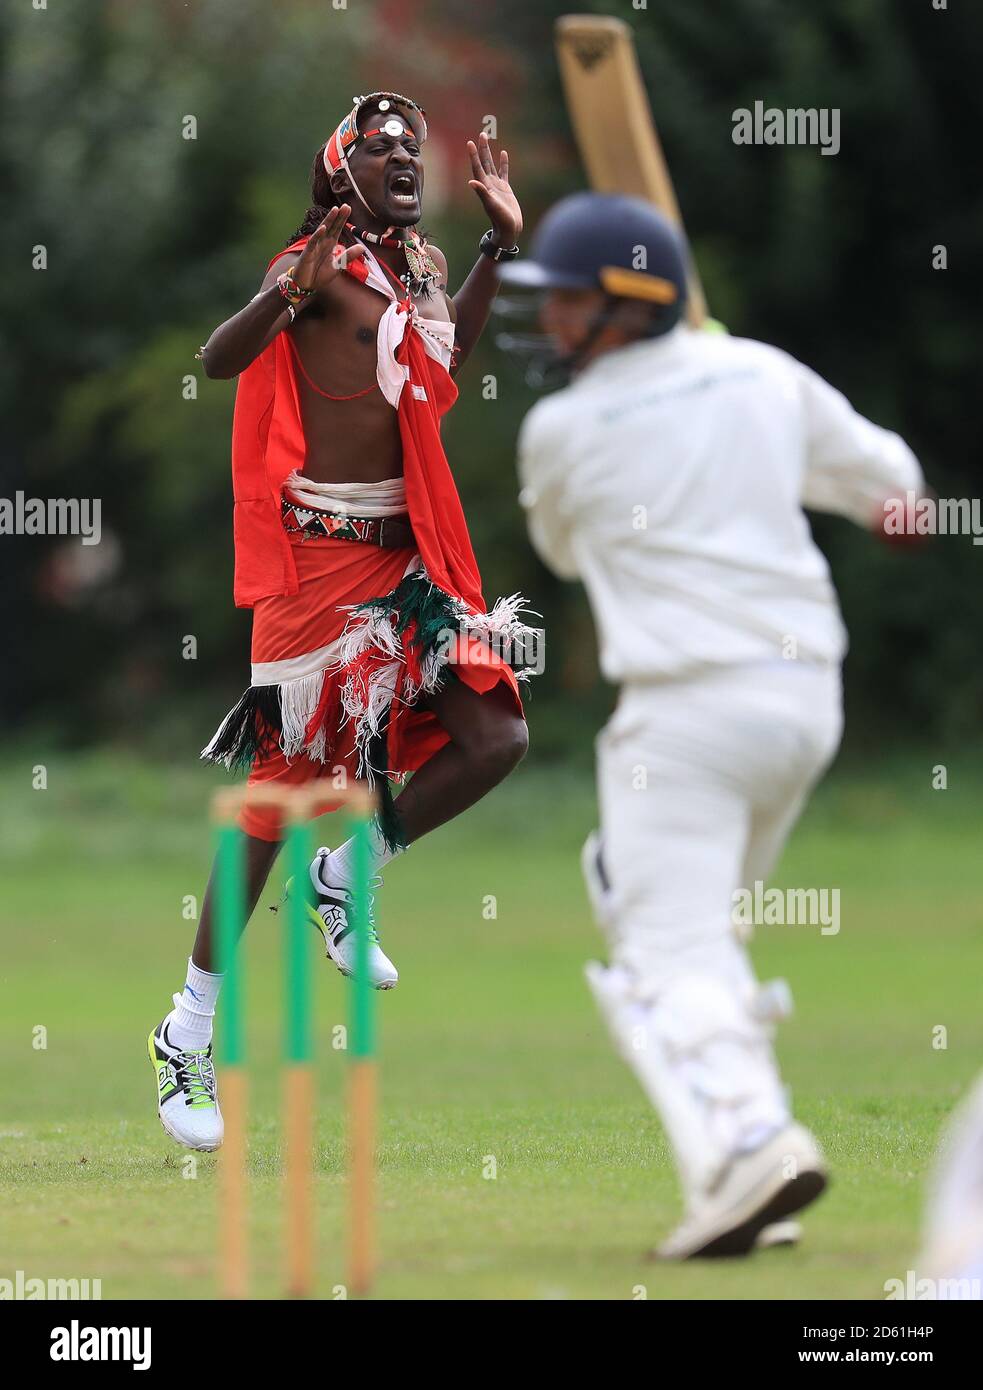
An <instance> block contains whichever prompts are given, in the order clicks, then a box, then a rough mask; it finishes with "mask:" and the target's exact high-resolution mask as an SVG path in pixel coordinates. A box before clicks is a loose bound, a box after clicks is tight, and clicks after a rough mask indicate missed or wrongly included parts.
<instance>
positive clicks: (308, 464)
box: [149, 92, 531, 1149]
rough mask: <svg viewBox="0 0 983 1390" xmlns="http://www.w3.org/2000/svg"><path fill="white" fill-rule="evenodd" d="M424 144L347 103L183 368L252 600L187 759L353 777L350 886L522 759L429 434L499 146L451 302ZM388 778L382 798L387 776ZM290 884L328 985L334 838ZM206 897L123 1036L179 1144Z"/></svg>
mask: <svg viewBox="0 0 983 1390" xmlns="http://www.w3.org/2000/svg"><path fill="white" fill-rule="evenodd" d="M426 133H427V128H426V120H425V117H424V114H423V111H422V110H421V109H420V108H419V107H418V106H417V105H416V104H415V103H414V102H412V101H410V100H409V99H408V98H406V97H401V96H399V95H397V94H396V93H393V92H376V93H373V94H372V95H371V96H369V97H358V98H356V99H355V105H354V107H353V109H352V111H351V112H350V113H349V114H348V115H347V116H346V117H345V119H344V120H343V121H342V122H341V124H340V125H339V126H338V128H337V129H336V130H335V132H334V134H333V135H332V136H331V137H330V139H329V140H328V141H327V142H326V143H325V145H324V146H323V147H322V148H321V149H320V150H319V151H318V153H317V155H316V156H315V161H314V168H313V172H312V189H311V191H312V197H313V203H314V205H313V206H312V207H311V208H310V210H309V211H308V214H307V218H306V220H305V222H304V224H303V226H302V227H301V228H300V230H299V232H298V233H297V235H296V237H295V238H294V239H293V241H292V242H291V243H290V245H289V246H288V247H287V248H286V250H285V251H283V252H281V253H279V254H278V255H277V256H275V257H274V259H273V260H272V261H271V262H270V265H269V268H268V270H267V273H266V277H265V279H264V280H263V284H262V287H261V289H260V291H259V293H258V294H257V295H256V296H255V298H254V299H252V300H251V301H250V303H249V304H247V305H246V307H245V308H244V309H242V310H240V312H239V313H237V314H236V315H235V316H234V317H233V318H231V319H229V320H227V322H225V323H223V324H222V325H220V327H218V328H217V329H216V330H215V332H214V333H213V334H212V336H211V337H210V338H209V340H208V342H207V343H206V344H205V346H204V347H203V349H202V353H201V356H202V360H203V362H204V367H205V372H206V374H207V375H208V376H209V377H219V378H231V377H234V376H238V377H239V384H238V390H237V395H236V408H235V418H234V423H233V435H232V472H233V488H234V496H235V550H236V565H235V601H236V604H237V605H238V606H240V607H251V608H252V609H253V638H252V681H251V684H250V687H249V689H248V690H247V692H246V694H245V695H244V696H243V698H242V700H240V702H239V704H238V705H237V706H236V707H235V709H233V710H232V711H231V712H230V714H229V715H228V716H227V717H226V719H225V720H224V721H223V723H222V725H221V726H220V728H219V729H218V731H217V733H216V734H215V736H214V738H213V739H212V741H211V743H210V744H209V745H208V746H207V748H206V749H205V750H204V756H205V757H208V758H210V759H212V760H214V761H219V762H223V763H225V765H226V766H228V767H249V768H250V769H251V770H250V777H249V780H250V783H258V782H270V781H276V782H281V783H283V782H286V783H302V782H306V781H309V780H311V779H313V778H316V777H324V776H335V777H338V776H342V777H344V776H346V775H347V776H351V777H359V778H362V779H364V780H366V781H368V782H369V783H370V784H371V785H372V786H374V787H375V788H376V789H377V790H378V791H379V793H380V795H381V799H382V811H381V812H380V816H379V820H378V824H377V825H376V826H375V827H374V844H373V856H374V866H375V869H376V871H378V870H379V869H381V868H382V866H383V865H385V864H386V863H387V862H388V861H389V860H390V859H391V858H392V857H393V856H394V855H395V854H397V853H399V852H400V851H401V850H402V849H403V848H405V847H406V846H407V845H409V844H411V843H412V842H413V841H414V840H417V839H419V838H420V836H421V835H425V834H426V833H427V831H429V830H433V829H434V828H435V827H436V826H438V825H441V824H442V823H443V822H444V821H447V820H450V819H451V818H452V817H454V816H456V815H458V814H460V812H461V811H464V810H465V809H466V808H467V807H468V806H471V805H472V804H473V803H474V802H476V801H477V800H479V798H481V797H482V796H484V794H485V793H486V792H487V791H489V790H490V789H491V788H492V787H493V786H495V785H496V784H497V783H498V782H500V781H501V780H502V779H503V778H504V777H505V776H506V775H507V774H508V773H509V772H510V771H511V770H512V769H513V768H514V767H515V766H516V764H517V763H518V762H519V760H520V759H521V758H522V756H523V754H524V752H525V749H526V743H527V735H526V726H525V722H524V720H523V716H522V706H521V702H520V699H519V693H518V685H517V677H518V678H520V679H521V678H522V677H523V676H524V675H526V674H527V673H528V672H527V669H526V667H525V666H524V665H523V650H524V648H525V645H526V642H527V639H530V638H531V629H529V628H527V627H526V626H525V625H524V624H523V623H522V621H521V620H520V617H519V613H520V610H521V604H522V600H521V598H520V596H519V595H513V596H512V597H511V598H508V599H499V601H498V602H497V603H496V604H495V605H494V607H492V608H491V609H490V610H489V609H488V608H487V605H486V604H485V601H484V599H483V597H482V593H481V581H480V577H479V574H478V569H477V565H476V563H475V558H474V554H473V551H472V549H471V543H470V539H469V537H468V530H467V525H466V523H465V520H464V514H463V512H462V510H461V504H460V501H459V498H458V495H457V489H456V487H455V485H454V481H453V478H452V475H451V472H450V468H449V466H448V463H447V459H446V457H445V455H444V451H443V447H442V445H441V440H440V423H439V422H440V417H441V416H442V415H443V414H444V412H445V411H446V410H447V409H448V408H449V407H450V406H451V405H452V404H453V402H454V400H455V398H456V396H457V390H456V387H455V385H454V382H453V380H452V378H453V376H454V374H455V373H456V371H457V370H458V369H459V367H460V365H461V363H462V362H463V361H464V359H465V358H466V357H467V355H468V353H469V352H470V351H471V349H472V348H473V347H474V344H475V343H476V342H477V340H478V338H479V336H480V334H481V331H482V329H483V328H484V326H485V323H486V321H487V318H488V313H489V309H490V305H491V301H492V299H493V298H494V295H495V292H496V289H497V287H498V270H497V262H498V261H499V260H500V259H503V258H507V257H511V256H513V255H515V254H517V248H516V241H517V238H518V235H519V233H520V232H521V230H522V215H521V212H520V210H519V205H518V203H517V201H516V199H515V195H514V194H513V192H512V189H511V188H510V186H509V179H508V155H507V154H506V152H505V151H504V150H503V151H502V152H501V155H500V157H499V162H498V166H497V167H496V165H495V161H494V159H493V157H492V154H491V150H490V148H489V142H488V138H487V136H485V135H481V136H480V137H479V139H478V142H477V144H475V143H474V142H472V141H469V142H468V151H469V155H470V160H471V170H472V177H471V179H470V181H469V183H470V187H471V188H472V189H473V190H474V192H475V193H476V195H477V197H478V198H479V200H480V201H481V203H482V205H483V207H484V208H485V210H486V212H487V213H488V216H489V218H490V220H491V224H492V225H491V229H490V231H489V232H487V233H486V234H485V236H484V237H483V238H482V241H481V245H480V249H481V252H482V254H481V255H480V256H479V258H478V261H477V264H476V265H475V266H474V268H473V270H472V271H471V273H470V275H469V276H468V278H467V280H466V281H465V283H464V285H463V286H462V288H461V289H460V291H459V292H458V294H457V295H455V296H454V297H453V298H451V297H450V296H449V295H448V294H447V293H446V288H447V263H446V261H445V259H444V256H443V255H442V253H441V252H440V251H439V250H438V248H437V247H435V246H432V245H430V244H429V243H427V242H426V241H425V240H424V239H423V238H422V237H421V236H419V234H418V233H417V232H416V230H415V228H416V225H417V223H418V222H419V220H420V217H421V215H422V195H423V162H422V145H423V142H424V140H425V139H426ZM517 653H518V655H517ZM513 667H515V668H516V669H513ZM406 773H412V774H413V777H412V780H411V781H410V782H409V784H408V785H407V786H406V788H405V790H404V791H403V792H402V793H401V795H400V796H399V797H398V799H396V800H395V801H394V800H393V798H392V796H391V793H390V783H389V775H396V776H402V775H403V774H406ZM241 825H242V829H243V831H244V833H245V836H246V860H247V872H248V889H247V895H248V909H249V911H250V912H251V911H252V909H253V908H254V907H255V905H256V902H257V900H258V898H259V895H260V893H261V891H262V889H263V885H264V884H265V882H266V879H267V876H268V874H269V871H270V867H271V865H272V863H273V860H274V858H275V857H276V854H277V851H278V849H279V844H280V834H281V831H280V825H279V823H278V821H277V819H276V817H275V816H274V815H272V814H271V813H268V812H260V811H258V810H255V809H253V810H247V812H246V813H245V814H244V816H243V818H242V822H241ZM311 876H312V879H313V882H314V886H315V888H316V890H317V894H318V900H319V909H318V922H319V925H320V928H321V930H322V933H323V935H324V939H325V944H326V947H327V953H328V956H329V957H330V958H331V959H332V960H333V961H334V962H335V964H336V965H337V966H338V968H339V969H340V970H342V971H343V972H344V973H348V972H349V971H350V968H351V963H352V951H353V946H354V943H353V940H352V937H351V929H350V923H349V904H350V897H349V889H350V884H351V850H350V844H342V845H340V846H339V847H338V848H336V849H335V850H334V851H333V852H332V851H331V850H329V849H328V848H327V847H324V848H322V849H320V850H319V851H318V854H317V856H316V857H315V859H314V862H313V863H312V865H311ZM377 882H381V880H380V879H377ZM211 897H212V891H211V885H209V890H208V893H207V894H206V897H205V902H204V905H203V909H202V915H201V921H200V925H199V928H198V934H197V938H196V941H195V946H194V951H193V953H192V957H191V960H190V961H189V964H188V975H187V982H186V984H185V987H184V990H183V992H182V993H181V994H180V995H175V996H174V1005H175V1007H174V1009H173V1011H172V1012H171V1013H170V1014H168V1016H167V1017H166V1018H165V1019H164V1020H163V1022H162V1023H161V1024H160V1025H159V1026H158V1027H157V1028H156V1029H155V1031H154V1032H153V1033H152V1034H151V1035H150V1040H149V1046H150V1056H151V1060H152V1062H153V1063H154V1066H155V1069H156V1072H157V1078H158V1110H159V1114H160V1118H161V1121H162V1123H163V1125H164V1128H165V1129H166V1130H167V1132H168V1133H169V1134H171V1135H172V1136H173V1137H174V1138H175V1139H177V1140H178V1141H179V1142H180V1143H182V1144H184V1145H186V1146H187V1147H189V1148H194V1149H215V1148H218V1147H219V1145H220V1144H221V1142H222V1116H221V1111H220V1109H219V1106H218V1098H217V1095H216V1090H215V1079H214V1072H213V1070H212V1064H211V1031H212V1019H213V1016H214V1012H215V1004H216V1000H217V998H218V992H219V988H220V986H221V976H220V975H219V974H216V973H215V972H214V956H213V953H212V944H211V920H212V911H211ZM371 968H372V977H373V983H374V984H375V985H376V987H377V988H380V989H387V988H391V987H392V986H393V985H395V984H396V981H397V978H398V976H397V972H396V969H395V967H394V966H393V964H392V962H391V961H390V960H389V959H388V957H387V956H386V955H385V953H384V952H383V951H382V948H381V946H380V945H379V942H378V938H377V937H376V936H375V933H374V927H373V944H372V961H371Z"/></svg>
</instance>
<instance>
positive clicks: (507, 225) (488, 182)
mask: <svg viewBox="0 0 983 1390" xmlns="http://www.w3.org/2000/svg"><path fill="white" fill-rule="evenodd" d="M468 154H469V156H470V158H471V178H470V179H468V187H469V188H473V189H474V191H475V193H476V194H477V195H478V198H479V199H480V201H481V205H482V207H483V208H484V209H485V211H486V212H487V214H488V216H489V217H490V218H491V224H492V233H493V234H494V238H495V241H496V242H497V243H498V245H499V246H505V247H509V248H511V247H513V246H514V245H515V244H516V242H517V241H518V240H519V233H520V232H521V231H522V209H521V208H520V207H519V202H518V199H517V198H516V196H515V194H514V193H513V192H512V189H511V186H510V185H509V156H508V151H507V150H502V153H501V154H500V155H499V159H498V168H497V169H496V168H495V160H494V158H493V156H492V152H491V142H490V140H489V139H488V136H487V135H486V134H485V133H484V132H483V131H482V133H481V134H480V135H479V136H478V143H477V144H475V142H474V141H473V140H469V141H468Z"/></svg>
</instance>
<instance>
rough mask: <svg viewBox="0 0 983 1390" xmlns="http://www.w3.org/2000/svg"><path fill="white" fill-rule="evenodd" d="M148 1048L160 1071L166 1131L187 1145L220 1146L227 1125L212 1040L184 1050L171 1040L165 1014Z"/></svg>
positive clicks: (206, 1149) (208, 1148)
mask: <svg viewBox="0 0 983 1390" xmlns="http://www.w3.org/2000/svg"><path fill="white" fill-rule="evenodd" d="M147 1050H148V1051H149V1053H150V1060H151V1062H152V1063H153V1067H154V1071H155V1072H156V1073H157V1114H158V1115H159V1116H160V1122H161V1124H162V1125H163V1126H164V1128H165V1130H166V1131H167V1133H168V1134H169V1135H170V1136H171V1138H172V1139H176V1140H177V1142H178V1143H179V1144H183V1145H184V1147H185V1148H186V1149H198V1150H201V1151H203V1152H204V1153H211V1152H213V1150H215V1149H220V1148H221V1147H222V1139H223V1138H224V1135H225V1126H224V1124H223V1121H222V1111H221V1110H220V1109H219V1104H218V1087H217V1083H216V1081H215V1068H214V1067H213V1066H212V1045H211V1043H209V1045H208V1046H207V1047H199V1048H194V1049H192V1050H190V1051H187V1052H182V1051H181V1049H180V1048H177V1047H174V1046H173V1044H172V1043H171V1042H170V1041H169V1039H168V1036H167V1019H166V1018H165V1019H164V1020H163V1022H161V1023H160V1024H158V1026H157V1027H156V1028H155V1029H154V1031H153V1032H152V1033H151V1034H150V1037H149V1038H148V1039H147Z"/></svg>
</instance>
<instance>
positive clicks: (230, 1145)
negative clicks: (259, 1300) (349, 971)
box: [212, 781, 376, 1298]
mask: <svg viewBox="0 0 983 1390" xmlns="http://www.w3.org/2000/svg"><path fill="white" fill-rule="evenodd" d="M247 804H248V805H251V806H273V807H275V808H277V809H278V810H280V812H281V814H282V817H283V823H284V827H285V833H284V839H285V842H286V843H285V854H286V860H287V877H288V878H292V879H293V884H294V891H293V892H291V894H290V896H289V897H288V899H287V904H286V924H285V932H284V941H285V950H284V984H285V991H284V1010H285V1015H284V1025H285V1026H284V1035H283V1067H284V1072H283V1075H284V1137H285V1145H286V1162H285V1177H284V1189H285V1190H284V1197H285V1204H286V1282H287V1292H288V1293H289V1294H291V1295H293V1296H294V1297H298V1298H302V1297H305V1296H307V1295H309V1294H310V1293H311V1291H312V1289H313V1286H314V1265H315V1260H314V1104H315V1099H314V1066H313V1063H314V1043H313V1019H312V1006H311V979H310V944H309V937H310V932H311V928H310V924H309V922H308V919H307V904H308V901H309V900H310V894H311V885H310V875H309V872H308V869H309V863H310V854H309V845H308V839H309V825H308V822H309V819H310V817H311V815H312V814H313V813H314V810H315V807H321V808H323V809H335V808H340V807H344V808H345V810H346V811H347V813H348V819H349V824H350V826H351V830H352V834H353V837H354V840H355V855H354V859H355V873H354V885H353V891H352V896H353V905H352V912H353V916H354V918H355V920H354V923H353V927H354V931H355V946H356V954H355V971H354V974H353V976H352V982H351V1009H350V1024H349V1036H348V1056H349V1059H350V1064H351V1065H350V1089H349V1241H350V1244H349V1258H348V1284H349V1288H350V1290H351V1291H352V1292H353V1293H356V1294H364V1293H367V1292H368V1290H369V1289H370V1287H371V1284H372V1277H373V1273H374V1246H373V1222H372V1200H373V1193H372V1188H373V1164H374V1155H375V1109H376V1084H375V1033H374V1016H373V1015H374V994H373V990H372V986H371V984H370V983H369V969H368V966H369V933H368V906H369V904H368V896H369V868H370V855H369V826H370V823H371V818H372V815H373V812H374V810H375V800H374V798H373V797H372V796H371V795H370V794H369V793H368V792H367V791H366V790H365V789H364V788H362V787H355V788H352V789H345V790H340V789H338V788H337V787H335V786H334V784H333V783H331V782H328V781H318V782H312V783H309V784H308V785H307V786H304V787H293V788H282V789H278V788H274V787H237V788H233V789H230V790H227V791H221V792H218V793H217V794H216V795H215V797H214V798H213V799H212V819H213V821H214V822H215V825H216V827H217V841H218V845H217V867H216V885H215V886H216V894H215V918H214V920H215V926H216V945H217V952H216V954H217V959H218V968H219V970H220V971H221V972H223V973H224V975H225V980H224V982H223V987H222V1008H221V1012H220V1015H219V1021H220V1026H219V1029H218V1058H219V1081H220V1086H219V1103H220V1105H221V1107H222V1115H223V1118H224V1120H225V1140H224V1143H223V1146H222V1153H221V1157H220V1159H219V1176H220V1187H219V1202H220V1215H219V1285H220V1288H221V1291H222V1294H223V1296H224V1297H225V1298H247V1297H248V1294H249V1253H248V1240H247V1234H246V1225H247V1193H246V1116H247V1080H246V1052H245V999H244V992H243V967H242V959H241V953H240V952H239V950H238V949H237V948H238V942H239V936H240V934H241V932H242V930H243V928H244V927H245V924H246V895H245V856H244V845H243V838H242V832H241V831H240V830H239V829H238V827H237V825H236V823H235V822H236V817H237V815H238V813H239V811H240V810H241V809H242V807H243V806H245V805H247Z"/></svg>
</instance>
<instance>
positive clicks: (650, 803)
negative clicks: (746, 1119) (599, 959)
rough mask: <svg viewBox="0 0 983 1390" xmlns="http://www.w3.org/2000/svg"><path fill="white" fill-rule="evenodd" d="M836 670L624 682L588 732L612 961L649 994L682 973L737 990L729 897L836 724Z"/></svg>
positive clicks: (741, 980) (764, 667)
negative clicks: (593, 750) (593, 735)
mask: <svg viewBox="0 0 983 1390" xmlns="http://www.w3.org/2000/svg"><path fill="white" fill-rule="evenodd" d="M842 722H843V718H842V686H841V677H840V670H839V667H838V666H819V665H810V664H806V663H803V662H796V661H774V662H766V663H765V662H763V663H761V664H760V665H749V666H742V667H729V668H727V667H725V668H721V669H720V670H719V671H713V672H710V673H707V674H702V675H700V676H698V677H695V678H692V679H686V680H670V681H664V682H659V683H652V684H649V685H638V684H635V685H628V686H626V687H624V689H623V690H622V693H621V697H620V699H619V702H618V706H617V709H616V710H615V713H614V715H613V716H612V718H611V720H610V721H609V723H608V724H607V726H606V727H605V728H604V730H603V731H602V733H601V734H600V736H599V738H598V745H597V747H598V789H599V797H600V809H601V835H602V844H603V858H604V866H605V870H606V874H607V877H608V879H609V882H610V886H611V891H612V904H611V906H612V909H613V912H612V915H613V929H614V937H615V940H614V945H613V954H612V962H613V964H615V965H619V966H622V967H623V968H624V969H626V970H628V971H629V972H630V974H631V976H632V977H633V979H634V980H635V981H636V983H637V984H638V985H639V986H641V987H642V992H643V993H645V994H647V995H649V997H654V996H656V995H658V994H660V993H662V991H663V990H664V989H665V988H666V986H667V985H669V984H670V983H671V982H673V981H674V980H676V979H677V978H678V977H680V976H682V975H699V976H702V977H706V976H718V977H720V979H721V983H724V984H725V985H727V986H729V987H730V988H731V989H734V988H735V987H736V989H737V991H738V992H739V993H740V994H742V995H744V996H745V997H747V996H746V993H745V992H746V990H747V989H748V987H749V986H751V985H753V976H752V973H751V968H750V964H749V962H748V960H747V956H746V952H745V950H744V948H743V946H742V944H741V943H740V941H739V940H738V938H737V935H736V932H735V929H734V927H733V925H732V923H733V905H734V893H735V890H737V889H739V888H753V885H754V882H755V880H756V879H761V880H765V879H767V877H768V875H769V874H770V873H771V871H772V869H773V868H774V866H775V864H776V862H777V860H778V857H779V855H780V854H781V851H782V847H783V845H784V844H785V840H786V838H787V836H788V834H789V832H790V830H791V828H792V826H793V825H794V823H795V821H796V819H797V818H798V816H799V813H800V811H801V810H802V807H803V805H804V803H805V801H806V799H807V797H808V795H809V792H810V791H811V789H812V787H813V786H814V785H815V783H816V781H817V780H818V778H819V777H820V776H821V775H822V773H823V772H824V770H825V769H826V767H827V766H828V764H829V763H830V761H831V760H832V758H833V755H834V754H835V752H836V749H837V747H838V745H839V741H840V735H841V732H842Z"/></svg>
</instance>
